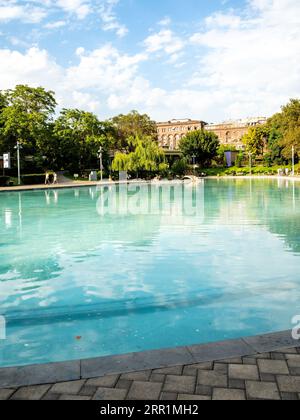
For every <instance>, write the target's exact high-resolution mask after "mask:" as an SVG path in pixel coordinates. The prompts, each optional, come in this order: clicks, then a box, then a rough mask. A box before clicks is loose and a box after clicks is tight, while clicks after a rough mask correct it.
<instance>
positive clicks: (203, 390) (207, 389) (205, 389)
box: [195, 385, 213, 397]
mask: <svg viewBox="0 0 300 420" xmlns="http://www.w3.org/2000/svg"><path fill="white" fill-rule="evenodd" d="M212 391H213V389H212V387H211V386H207V385H197V386H196V392H195V393H196V394H197V395H205V396H209V397H211V396H212Z"/></svg>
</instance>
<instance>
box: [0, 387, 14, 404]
mask: <svg viewBox="0 0 300 420" xmlns="http://www.w3.org/2000/svg"><path fill="white" fill-rule="evenodd" d="M14 392H15V390H14V389H5V388H3V389H0V401H4V400H8V398H9V397H11V396H12V394H13V393H14Z"/></svg>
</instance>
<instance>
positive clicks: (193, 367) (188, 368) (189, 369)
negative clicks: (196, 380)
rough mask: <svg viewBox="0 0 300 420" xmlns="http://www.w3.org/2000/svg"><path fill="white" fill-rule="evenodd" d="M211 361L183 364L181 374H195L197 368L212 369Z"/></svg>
mask: <svg viewBox="0 0 300 420" xmlns="http://www.w3.org/2000/svg"><path fill="white" fill-rule="evenodd" d="M212 368H213V362H205V363H198V364H195V365H189V366H185V367H184V368H183V375H185V376H196V375H197V372H198V370H212Z"/></svg>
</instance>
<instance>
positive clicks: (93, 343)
mask: <svg viewBox="0 0 300 420" xmlns="http://www.w3.org/2000/svg"><path fill="white" fill-rule="evenodd" d="M299 267H300V184H297V183H296V184H295V183H293V182H286V181H283V180H279V181H277V180H233V181H231V180H215V181H214V180H206V181H204V182H201V183H199V184H198V185H196V186H195V185H194V186H193V185H192V184H188V185H187V184H186V185H182V184H181V183H173V184H168V183H167V184H163V185H161V186H159V185H152V186H150V185H140V186H136V185H135V186H121V187H119V188H117V189H116V188H115V187H114V186H111V187H110V188H103V187H102V188H97V187H93V188H80V189H64V190H57V191H47V192H45V191H32V192H22V193H17V192H13V193H1V194H0V315H2V316H4V317H5V319H6V323H7V330H6V340H0V366H12V365H23V364H32V363H42V362H50V361H63V360H70V359H79V358H89V357H96V356H102V355H103V356H104V355H112V354H120V353H127V352H133V351H142V350H146V349H147V350H148V349H157V348H167V347H173V346H181V345H188V344H196V343H202V342H211V341H217V340H222V339H228V338H236V337H241V336H247V335H254V334H258V333H265V332H270V331H278V330H283V329H288V328H291V327H292V324H291V319H292V318H293V317H294V316H295V315H297V314H300V274H299Z"/></svg>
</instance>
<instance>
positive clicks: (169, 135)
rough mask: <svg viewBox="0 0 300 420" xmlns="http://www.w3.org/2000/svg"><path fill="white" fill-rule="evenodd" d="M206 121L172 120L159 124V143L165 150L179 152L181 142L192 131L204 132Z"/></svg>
mask: <svg viewBox="0 0 300 420" xmlns="http://www.w3.org/2000/svg"><path fill="white" fill-rule="evenodd" d="M205 124H206V123H205V122H204V121H199V120H189V119H183V120H171V121H167V122H160V123H157V134H158V142H159V145H160V147H162V148H163V149H165V150H171V151H172V150H178V147H179V142H180V140H181V139H182V138H183V137H185V136H186V135H187V134H188V133H190V132H191V131H196V130H203V128H204V127H205Z"/></svg>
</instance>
